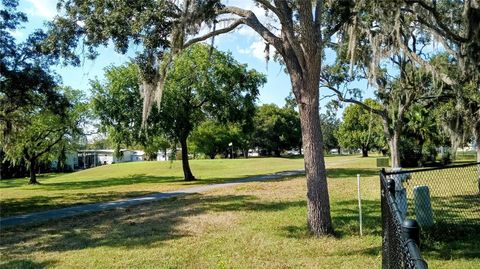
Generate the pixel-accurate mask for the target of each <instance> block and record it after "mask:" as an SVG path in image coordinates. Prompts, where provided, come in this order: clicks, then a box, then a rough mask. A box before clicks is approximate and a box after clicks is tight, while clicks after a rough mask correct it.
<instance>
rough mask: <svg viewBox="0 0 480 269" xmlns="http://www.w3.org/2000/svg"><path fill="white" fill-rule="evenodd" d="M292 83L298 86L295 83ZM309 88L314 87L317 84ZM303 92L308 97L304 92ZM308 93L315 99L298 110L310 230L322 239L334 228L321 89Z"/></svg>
mask: <svg viewBox="0 0 480 269" xmlns="http://www.w3.org/2000/svg"><path fill="white" fill-rule="evenodd" d="M309 83H311V82H309ZM292 84H293V85H295V83H292ZM311 84H315V83H311ZM309 86H312V87H315V85H309ZM303 93H304V94H305V91H303ZM309 94H310V95H313V96H309V97H308V98H305V97H304V98H305V99H303V100H302V102H299V110H300V124H301V128H302V141H303V154H304V160H305V174H306V178H307V207H308V218H307V222H308V228H309V230H310V231H311V232H312V233H313V234H315V235H317V236H319V235H327V234H333V227H332V220H331V217H330V201H329V195H328V186H327V175H326V169H325V160H324V152H323V137H322V131H321V129H320V116H319V108H318V87H317V88H316V89H310V91H309Z"/></svg>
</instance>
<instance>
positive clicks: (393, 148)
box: [381, 115, 401, 168]
mask: <svg viewBox="0 0 480 269" xmlns="http://www.w3.org/2000/svg"><path fill="white" fill-rule="evenodd" d="M381 116H382V124H383V133H384V134H385V137H386V138H387V142H388V147H389V148H390V161H391V165H392V168H396V167H400V149H399V148H398V139H399V136H400V130H401V126H400V127H397V128H396V129H394V130H391V129H390V128H389V125H390V122H389V120H388V117H387V116H385V115H381Z"/></svg>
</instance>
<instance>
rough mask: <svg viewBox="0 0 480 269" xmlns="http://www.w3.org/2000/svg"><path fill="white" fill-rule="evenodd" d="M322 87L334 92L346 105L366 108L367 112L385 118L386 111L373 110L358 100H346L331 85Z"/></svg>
mask: <svg viewBox="0 0 480 269" xmlns="http://www.w3.org/2000/svg"><path fill="white" fill-rule="evenodd" d="M320 87H324V88H327V89H329V90H331V91H333V92H334V93H335V94H336V95H337V97H338V100H340V101H342V102H346V103H353V104H357V105H359V106H361V107H363V108H365V109H366V110H368V111H370V112H373V113H375V114H377V115H380V116H382V117H383V116H385V111H383V110H380V109H376V108H373V107H371V106H368V105H366V104H365V103H363V102H361V101H358V100H355V99H352V98H345V97H344V96H343V94H342V93H341V92H340V91H339V90H338V89H337V88H335V87H333V86H332V85H330V84H328V83H327V84H322V85H321V86H320Z"/></svg>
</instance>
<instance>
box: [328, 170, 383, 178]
mask: <svg viewBox="0 0 480 269" xmlns="http://www.w3.org/2000/svg"><path fill="white" fill-rule="evenodd" d="M357 175H361V176H362V177H372V176H378V175H379V172H378V169H367V168H327V177H328V178H348V177H356V176H357Z"/></svg>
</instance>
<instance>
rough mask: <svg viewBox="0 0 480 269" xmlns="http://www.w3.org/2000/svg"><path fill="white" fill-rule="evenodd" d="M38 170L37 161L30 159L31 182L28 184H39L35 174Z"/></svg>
mask: <svg viewBox="0 0 480 269" xmlns="http://www.w3.org/2000/svg"><path fill="white" fill-rule="evenodd" d="M36 169H37V160H35V159H30V181H29V182H28V184H38V181H37V175H36V174H35V172H36Z"/></svg>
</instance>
